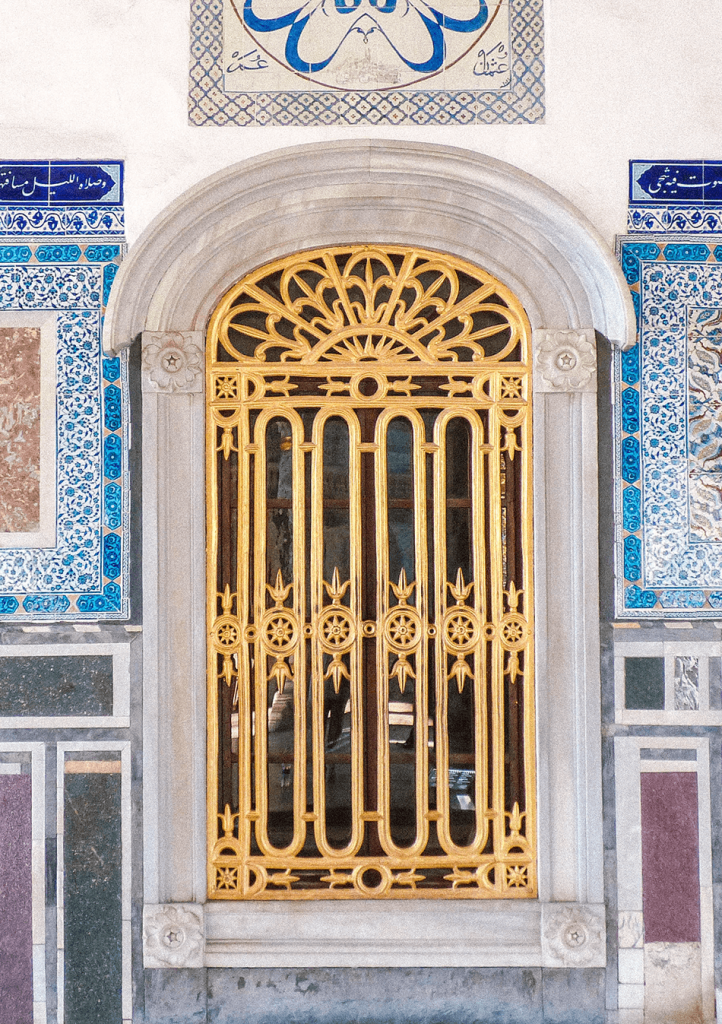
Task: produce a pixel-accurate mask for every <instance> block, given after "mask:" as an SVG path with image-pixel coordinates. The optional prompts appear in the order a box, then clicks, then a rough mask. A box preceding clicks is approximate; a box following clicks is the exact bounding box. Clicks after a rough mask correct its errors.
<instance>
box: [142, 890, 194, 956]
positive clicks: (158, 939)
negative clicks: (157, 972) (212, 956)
mask: <svg viewBox="0 0 722 1024" xmlns="http://www.w3.org/2000/svg"><path fill="white" fill-rule="evenodd" d="M204 946H205V939H204V933H203V910H202V908H201V907H198V906H196V905H195V904H193V903H170V904H158V905H147V906H145V907H144V908H143V963H144V965H145V967H202V966H203V952H204Z"/></svg>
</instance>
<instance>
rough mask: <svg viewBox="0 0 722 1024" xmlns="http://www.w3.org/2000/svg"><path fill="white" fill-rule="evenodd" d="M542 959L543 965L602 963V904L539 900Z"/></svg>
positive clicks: (569, 965)
mask: <svg viewBox="0 0 722 1024" xmlns="http://www.w3.org/2000/svg"><path fill="white" fill-rule="evenodd" d="M542 960H543V965H544V966H545V967H603V966H604V963H605V927H604V907H603V906H602V905H599V906H597V905H589V904H586V905H585V904H580V903H545V904H543V906H542Z"/></svg>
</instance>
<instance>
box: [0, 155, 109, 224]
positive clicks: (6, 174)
mask: <svg viewBox="0 0 722 1024" xmlns="http://www.w3.org/2000/svg"><path fill="white" fill-rule="evenodd" d="M123 234H124V221H123V164H122V162H120V161H117V160H116V161H95V162H89V161H78V160H76V161H62V162H61V161H32V162H30V161H18V160H10V161H5V162H4V163H0V235H17V236H23V237H29V236H34V235H37V236H43V237H45V236H48V235H51V236H65V235H73V236H82V237H90V236H92V237H106V236H107V237H116V238H122V237H123Z"/></svg>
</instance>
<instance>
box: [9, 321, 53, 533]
mask: <svg viewBox="0 0 722 1024" xmlns="http://www.w3.org/2000/svg"><path fill="white" fill-rule="evenodd" d="M57 349H58V317H57V314H56V313H52V312H50V313H47V312H45V313H41V314H38V313H31V312H28V311H27V310H24V311H15V312H7V311H5V312H3V313H0V408H2V409H3V410H4V415H3V418H2V424H1V425H0V452H1V454H0V548H12V547H36V548H47V547H54V546H55V541H56V532H55V523H56V472H55V462H56V460H55V452H56V431H55V383H56V368H55V367H56V360H57Z"/></svg>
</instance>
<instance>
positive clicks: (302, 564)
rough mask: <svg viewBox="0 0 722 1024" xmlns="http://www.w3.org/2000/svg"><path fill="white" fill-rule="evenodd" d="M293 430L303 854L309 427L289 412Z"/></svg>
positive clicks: (296, 792)
mask: <svg viewBox="0 0 722 1024" xmlns="http://www.w3.org/2000/svg"><path fill="white" fill-rule="evenodd" d="M287 415H288V418H289V419H290V421H291V427H292V448H291V453H292V466H293V476H292V484H291V492H292V494H293V499H292V503H293V590H292V591H291V593H292V594H293V611H294V615H295V618H296V623H297V628H298V642H297V645H296V650H295V652H294V653H292V654H291V655H290V656H289V661H292V662H293V667H294V670H295V671H294V681H293V712H294V729H293V765H294V769H293V776H294V778H293V839H292V841H291V843H289V845H288V847H287V852H288V853H291V854H299V853H300V852H301V850H302V849H303V844H304V842H305V840H306V821H305V819H304V815H305V813H306V638H305V636H304V630H303V626H304V623H305V622H306V456H305V452H304V449H303V448H302V447H301V445H302V444H303V442H304V431H305V427H304V424H303V420H302V419H301V417H300V416H299V415H298V413H297V412H291V411H288V413H287Z"/></svg>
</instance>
